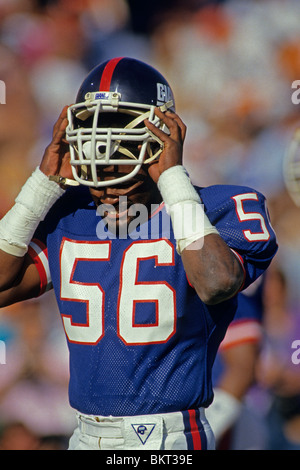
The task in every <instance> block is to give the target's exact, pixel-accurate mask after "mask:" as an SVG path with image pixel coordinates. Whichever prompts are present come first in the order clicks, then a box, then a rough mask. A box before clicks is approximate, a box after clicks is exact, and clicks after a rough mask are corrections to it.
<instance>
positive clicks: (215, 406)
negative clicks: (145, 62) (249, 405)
mask: <svg viewBox="0 0 300 470" xmlns="http://www.w3.org/2000/svg"><path fill="white" fill-rule="evenodd" d="M241 408H242V403H241V402H240V401H239V400H238V399H237V398H235V397H234V396H233V395H231V394H230V393H228V392H226V391H225V390H222V389H221V388H216V389H215V390H214V401H213V402H212V404H211V405H210V406H209V407H208V408H207V409H206V410H205V415H206V417H207V420H208V422H209V424H210V427H211V428H212V431H213V433H214V436H215V439H216V442H218V441H219V440H220V438H221V437H222V436H223V434H224V433H225V432H226V431H227V430H228V429H230V428H231V427H232V426H233V425H234V423H235V422H236V420H237V419H238V417H239V415H240V412H241Z"/></svg>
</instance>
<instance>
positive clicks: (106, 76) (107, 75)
mask: <svg viewBox="0 0 300 470" xmlns="http://www.w3.org/2000/svg"><path fill="white" fill-rule="evenodd" d="M122 59H123V57H116V58H115V59H112V60H110V61H109V62H107V64H106V66H105V68H104V70H103V74H102V77H101V81H100V85H99V91H109V89H110V83H111V79H112V76H113V73H114V70H115V68H116V66H117V64H118V63H119V62H120V60H122Z"/></svg>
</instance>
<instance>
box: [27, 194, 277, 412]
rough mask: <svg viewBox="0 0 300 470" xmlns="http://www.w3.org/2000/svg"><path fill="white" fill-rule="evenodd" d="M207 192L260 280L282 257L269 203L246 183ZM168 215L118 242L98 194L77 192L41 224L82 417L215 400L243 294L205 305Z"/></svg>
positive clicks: (46, 276)
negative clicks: (215, 371)
mask: <svg viewBox="0 0 300 470" xmlns="http://www.w3.org/2000/svg"><path fill="white" fill-rule="evenodd" d="M197 189H198V191H199V193H200V197H201V200H202V202H203V205H204V208H205V210H206V213H207V215H208V217H209V219H210V220H211V222H212V223H213V224H214V225H216V227H217V229H218V231H219V233H220V235H221V236H222V237H223V238H224V240H225V241H226V242H227V244H228V245H229V246H230V247H231V248H232V250H234V252H235V253H236V256H238V257H239V259H240V260H241V263H243V266H244V270H245V283H244V287H246V286H248V285H250V284H251V283H252V282H253V281H254V280H255V279H256V278H257V277H258V276H259V275H260V274H261V273H263V271H264V270H265V269H266V268H267V266H268V265H269V263H270V261H271V260H272V258H273V256H274V254H275V252H276V250H277V244H276V239H275V234H274V232H273V229H272V227H271V225H270V222H269V218H268V214H267V210H266V207H265V199H264V197H263V196H262V195H261V194H259V193H257V192H256V191H253V190H252V189H250V188H244V187H235V186H213V187H208V188H203V189H199V188H197ZM168 220H169V216H168V214H167V213H166V211H165V207H164V204H161V205H160V206H159V207H158V208H157V209H156V210H155V211H154V212H153V213H152V215H151V217H149V219H148V221H147V222H145V223H144V224H142V226H141V227H139V228H138V229H137V230H136V232H131V233H130V234H129V235H127V236H124V237H123V236H122V237H121V236H113V234H112V233H110V232H109V231H108V230H107V227H105V219H103V218H102V217H101V216H99V215H98V213H97V212H96V208H95V205H94V202H93V201H92V199H91V196H90V194H89V191H88V190H86V188H73V189H70V190H67V191H66V193H65V194H64V195H63V197H61V198H60V199H59V200H58V201H57V202H56V204H55V205H54V206H53V208H52V209H51V210H50V212H49V213H48V215H47V217H46V219H45V220H44V221H43V222H42V223H41V224H40V226H39V227H38V230H37V232H36V234H35V236H34V239H33V241H32V244H31V247H30V254H31V256H32V258H33V259H34V261H35V263H36V265H37V268H38V269H39V272H40V277H41V292H43V291H44V290H45V289H48V288H50V287H53V288H54V291H55V295H56V299H57V303H58V306H59V310H60V313H61V318H62V323H63V327H64V330H65V333H66V338H67V341H68V346H69V351H70V384H69V396H70V404H71V406H72V407H73V408H75V409H77V410H79V411H80V412H82V413H86V414H93V415H106V416H107V415H113V416H128V415H136V414H151V413H167V412H174V411H183V410H188V409H195V408H198V407H206V406H208V405H209V404H210V403H211V401H212V398H213V392H212V377H211V374H212V366H213V363H214V360H215V356H216V353H217V349H218V347H219V345H220V343H221V341H222V339H223V338H224V335H225V332H226V329H227V327H228V325H229V323H230V322H231V321H232V319H233V317H234V314H235V310H236V305H237V298H236V296H235V297H234V298H232V299H230V300H227V301H226V302H223V303H221V304H219V305H214V306H208V305H205V304H204V303H203V302H202V301H201V300H200V299H199V297H198V296H197V294H196V292H195V290H194V289H193V287H192V286H191V285H190V283H189V281H188V279H187V277H186V274H185V271H184V268H183V264H182V260H181V257H180V256H179V255H178V253H177V252H176V241H175V239H174V235H173V231H172V227H171V223H169V224H167V223H166V221H168ZM169 222H170V220H169ZM105 236H106V238H105Z"/></svg>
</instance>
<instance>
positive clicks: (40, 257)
mask: <svg viewBox="0 0 300 470" xmlns="http://www.w3.org/2000/svg"><path fill="white" fill-rule="evenodd" d="M28 254H29V256H30V257H31V259H32V261H33V262H34V264H35V266H36V268H37V270H38V273H39V276H40V291H39V295H42V294H43V293H44V292H47V291H48V290H50V289H52V281H51V274H50V269H49V263H48V251H47V247H46V245H45V244H44V243H43V242H42V241H41V240H39V239H38V238H33V239H32V241H31V242H30V244H29V247H28Z"/></svg>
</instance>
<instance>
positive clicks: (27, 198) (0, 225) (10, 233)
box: [0, 168, 64, 257]
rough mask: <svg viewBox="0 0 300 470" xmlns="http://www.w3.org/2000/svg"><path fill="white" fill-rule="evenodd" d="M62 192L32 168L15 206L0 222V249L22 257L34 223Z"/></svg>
mask: <svg viewBox="0 0 300 470" xmlns="http://www.w3.org/2000/svg"><path fill="white" fill-rule="evenodd" d="M63 193H64V190H63V189H62V188H61V187H60V186H58V184H56V183H54V182H53V181H49V179H48V176H46V175H45V174H44V173H43V172H42V171H41V170H40V169H39V168H36V169H35V171H34V172H33V173H32V175H31V176H30V177H29V178H28V180H27V181H26V183H25V184H24V186H23V187H22V189H21V191H20V193H19V195H18V196H17V198H16V200H15V205H14V206H13V207H12V208H11V209H10V210H9V211H8V212H7V214H6V215H5V216H4V217H3V218H2V219H1V221H0V249H1V250H3V251H5V252H6V253H9V254H11V255H14V256H19V257H22V256H24V255H25V253H26V252H27V250H28V245H29V243H30V241H31V239H32V236H33V234H34V232H35V230H36V228H37V226H38V224H39V223H40V222H41V221H42V220H44V218H45V216H46V214H47V213H48V211H49V209H50V208H51V207H52V205H53V204H54V202H55V201H56V200H57V199H58V198H59V197H60V196H61V195H62V194H63Z"/></svg>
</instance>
